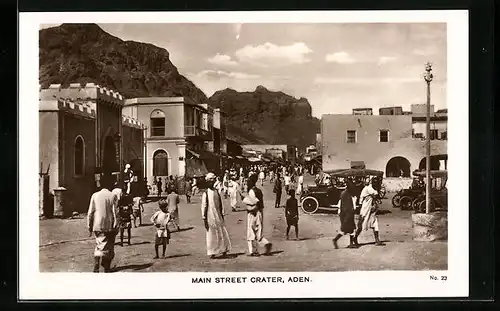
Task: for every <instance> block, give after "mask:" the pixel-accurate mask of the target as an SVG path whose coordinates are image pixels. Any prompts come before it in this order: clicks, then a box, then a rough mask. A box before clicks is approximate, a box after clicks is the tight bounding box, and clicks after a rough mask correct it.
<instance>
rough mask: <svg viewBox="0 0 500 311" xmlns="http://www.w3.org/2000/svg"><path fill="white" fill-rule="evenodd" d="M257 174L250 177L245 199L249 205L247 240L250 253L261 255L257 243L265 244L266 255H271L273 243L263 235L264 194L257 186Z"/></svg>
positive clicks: (245, 202)
mask: <svg viewBox="0 0 500 311" xmlns="http://www.w3.org/2000/svg"><path fill="white" fill-rule="evenodd" d="M257 178H258V176H257V174H254V175H252V176H250V177H249V178H248V196H247V197H246V198H245V199H244V200H243V203H244V204H246V206H247V242H248V255H249V256H259V252H258V250H257V245H259V244H260V245H263V246H264V248H265V253H264V255H271V248H272V244H271V242H269V241H268V240H267V239H266V238H265V237H264V235H263V231H264V196H263V194H262V190H260V189H259V188H257V186H256V184H257Z"/></svg>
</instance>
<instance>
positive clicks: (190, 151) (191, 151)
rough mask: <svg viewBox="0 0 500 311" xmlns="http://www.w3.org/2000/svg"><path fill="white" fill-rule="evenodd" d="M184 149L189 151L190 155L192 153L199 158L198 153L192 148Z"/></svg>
mask: <svg viewBox="0 0 500 311" xmlns="http://www.w3.org/2000/svg"><path fill="white" fill-rule="evenodd" d="M186 151H187V152H189V153H191V154H192V155H194V156H195V157H197V158H198V159H199V158H200V155H199V154H198V153H196V152H194V151H193V150H189V149H186Z"/></svg>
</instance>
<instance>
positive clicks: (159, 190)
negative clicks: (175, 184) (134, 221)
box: [156, 177, 163, 197]
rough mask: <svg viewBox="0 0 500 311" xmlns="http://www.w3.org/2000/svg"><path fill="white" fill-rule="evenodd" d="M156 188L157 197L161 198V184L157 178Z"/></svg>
mask: <svg viewBox="0 0 500 311" xmlns="http://www.w3.org/2000/svg"><path fill="white" fill-rule="evenodd" d="M156 187H157V188H158V197H161V193H162V192H163V183H162V182H161V178H160V177H158V181H157V182H156Z"/></svg>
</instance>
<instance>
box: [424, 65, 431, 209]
mask: <svg viewBox="0 0 500 311" xmlns="http://www.w3.org/2000/svg"><path fill="white" fill-rule="evenodd" d="M431 71H432V65H431V63H430V62H428V63H427V64H425V73H424V80H425V82H426V83H427V113H426V140H425V149H426V150H425V151H426V154H425V176H426V181H425V212H426V213H427V214H428V213H430V206H431V204H430V203H431V201H430V200H431V137H430V136H431V81H432V78H433V75H432V73H431Z"/></svg>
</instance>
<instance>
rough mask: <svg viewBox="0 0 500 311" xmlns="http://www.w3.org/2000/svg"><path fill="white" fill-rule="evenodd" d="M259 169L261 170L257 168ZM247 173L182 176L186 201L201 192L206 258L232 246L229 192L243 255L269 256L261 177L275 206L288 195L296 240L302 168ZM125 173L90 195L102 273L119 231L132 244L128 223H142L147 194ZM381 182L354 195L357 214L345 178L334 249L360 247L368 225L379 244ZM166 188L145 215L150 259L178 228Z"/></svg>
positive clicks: (353, 190)
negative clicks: (241, 217)
mask: <svg viewBox="0 0 500 311" xmlns="http://www.w3.org/2000/svg"><path fill="white" fill-rule="evenodd" d="M259 169H261V170H260V171H259ZM241 171H243V169H242V170H241ZM249 172H250V173H249V175H248V177H246V178H245V176H243V175H242V173H241V172H240V174H238V173H235V170H234V169H233V170H230V171H227V172H226V173H225V174H224V176H223V177H222V181H221V179H220V177H217V176H216V175H215V174H214V173H208V174H207V175H206V176H205V177H204V179H203V181H201V180H197V179H192V180H189V179H187V180H185V183H186V184H185V189H184V190H185V194H186V199H187V202H188V203H190V202H191V201H190V198H191V196H192V195H195V194H196V192H198V191H201V192H202V196H201V218H202V220H203V224H204V227H205V230H206V248H207V255H208V256H209V257H210V258H219V257H225V256H227V254H228V252H229V251H230V250H231V239H230V236H229V233H228V231H227V228H226V225H225V221H224V218H225V216H226V215H227V214H226V212H225V211H224V204H223V203H222V198H223V197H226V198H227V197H228V196H229V198H230V206H231V209H232V210H233V211H236V210H237V209H239V208H240V207H241V206H243V208H244V210H245V211H246V215H247V217H246V218H247V219H246V220H247V221H246V239H247V242H248V255H249V256H259V255H260V253H259V250H258V249H259V246H261V247H263V248H264V253H263V254H264V255H269V254H271V250H272V243H271V242H270V241H269V240H267V239H266V238H265V237H264V234H263V232H264V231H263V229H264V210H265V209H264V196H263V192H262V190H261V189H260V188H259V187H258V186H257V185H258V183H259V181H260V184H261V185H262V184H263V182H264V180H265V179H266V177H269V180H270V182H274V184H273V188H272V189H273V192H274V193H275V195H276V201H275V204H274V207H275V208H280V207H281V195H282V191H283V188H284V190H285V193H286V194H287V195H288V198H287V200H286V204H285V206H284V207H285V219H286V223H287V229H286V238H287V239H288V238H289V233H290V230H291V227H294V228H295V236H296V238H297V239H298V235H299V229H298V222H299V212H298V204H299V202H298V200H297V198H296V195H297V194H300V192H301V191H302V189H303V174H304V171H303V170H302V169H301V167H300V166H296V167H274V168H273V169H272V170H267V171H266V170H265V168H259V167H251V168H250V170H249ZM125 173H126V174H125V179H124V182H123V183H122V184H121V186H120V185H119V184H118V183H117V182H116V181H113V178H112V176H111V175H110V176H106V175H103V176H102V178H101V186H102V187H101V189H99V190H98V191H97V192H95V193H94V194H93V195H92V197H91V199H90V205H89V210H88V216H87V217H88V218H87V221H88V230H89V233H90V234H92V233H93V234H94V236H95V239H96V247H95V250H94V272H99V269H100V266H102V267H103V268H104V271H105V272H109V271H110V265H111V261H112V260H113V258H114V245H115V239H116V235H117V234H118V232H119V233H120V245H121V246H123V240H124V232H125V231H126V232H127V234H128V244H129V245H131V241H130V239H131V228H132V225H133V226H134V227H137V223H136V221H137V220H139V226H140V225H141V224H142V213H143V212H144V207H143V202H144V199H145V197H146V196H147V193H145V192H144V191H142V190H141V188H140V187H134V186H133V180H134V179H135V178H134V176H133V173H131V172H130V168H129V167H127V168H126V170H125ZM266 173H267V175H266ZM128 174H129V175H128ZM262 175H264V177H262ZM282 176H283V177H282ZM292 178H293V179H295V178H296V182H297V184H296V187H294V186H293V184H292ZM171 180H173V179H171ZM160 182H161V181H160ZM167 182H168V181H167ZM200 183H202V184H200ZM157 184H158V182H157ZM167 184H168V183H167ZM242 184H244V185H245V186H246V191H243V186H242ZM283 184H284V185H283ZM380 186H381V180H380V179H378V178H374V179H372V180H371V184H370V185H368V186H366V187H364V188H363V190H362V191H361V194H360V195H359V202H360V203H361V209H360V211H359V215H358V214H357V213H356V205H357V202H358V198H357V193H358V190H357V186H356V183H355V182H354V181H353V180H351V179H347V181H346V188H345V190H344V191H343V192H342V194H341V197H340V204H339V207H340V210H339V215H340V217H339V219H340V233H339V234H338V235H337V236H336V237H335V238H334V239H333V244H334V247H335V248H338V243H337V242H338V240H339V239H340V238H341V237H342V236H343V235H349V236H350V243H349V246H348V247H349V248H356V247H359V243H358V240H357V239H358V236H359V235H360V233H361V232H362V230H368V229H370V228H371V229H372V230H373V234H374V237H375V242H376V245H384V243H383V242H381V241H380V238H379V225H378V219H377V215H376V214H377V213H376V211H377V206H378V202H377V200H378V190H377V189H380ZM166 191H167V193H168V195H167V196H166V197H165V198H162V199H160V200H159V201H158V207H159V210H158V211H156V212H155V213H154V214H153V216H152V217H151V219H150V221H151V223H153V225H154V228H155V229H154V245H155V257H154V258H159V257H160V256H159V248H160V246H162V247H163V248H162V257H165V253H166V249H167V245H168V244H169V242H170V233H171V231H172V229H171V227H174V230H180V222H179V203H180V198H179V194H178V191H177V188H176V186H175V183H171V184H170V186H168V187H166ZM244 193H246V195H244Z"/></svg>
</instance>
